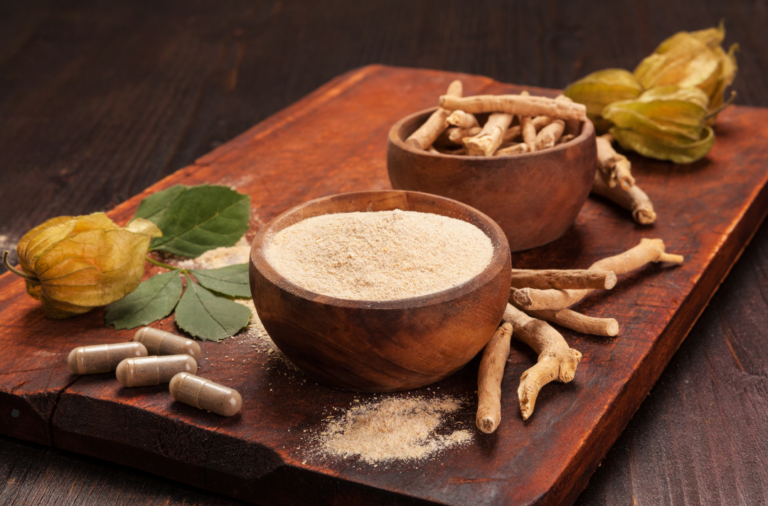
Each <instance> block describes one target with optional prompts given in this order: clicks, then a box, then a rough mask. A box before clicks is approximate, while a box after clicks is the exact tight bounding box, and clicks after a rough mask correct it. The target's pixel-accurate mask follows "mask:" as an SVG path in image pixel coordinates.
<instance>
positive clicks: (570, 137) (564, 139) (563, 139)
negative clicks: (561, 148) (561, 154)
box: [557, 134, 576, 144]
mask: <svg viewBox="0 0 768 506" xmlns="http://www.w3.org/2000/svg"><path fill="white" fill-rule="evenodd" d="M575 138H576V136H575V135H571V134H565V135H563V136H562V137H560V140H559V141H557V143H558V144H565V143H566V142H570V141H572V140H573V139H575Z"/></svg>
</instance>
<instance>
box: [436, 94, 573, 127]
mask: <svg viewBox="0 0 768 506" xmlns="http://www.w3.org/2000/svg"><path fill="white" fill-rule="evenodd" d="M440 107H442V108H444V109H448V110H449V111H455V110H457V109H460V110H462V111H464V112H471V113H472V114H477V113H481V112H506V113H508V114H514V115H518V116H549V117H550V118H554V119H562V120H570V119H574V120H579V121H584V120H585V119H586V118H587V108H586V107H585V106H584V105H582V104H576V103H573V102H565V101H557V100H553V99H551V98H546V97H531V96H525V95H475V96H473V97H466V98H462V97H457V96H452V95H443V96H442V97H440Z"/></svg>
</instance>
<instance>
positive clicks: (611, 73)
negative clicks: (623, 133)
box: [563, 69, 643, 133]
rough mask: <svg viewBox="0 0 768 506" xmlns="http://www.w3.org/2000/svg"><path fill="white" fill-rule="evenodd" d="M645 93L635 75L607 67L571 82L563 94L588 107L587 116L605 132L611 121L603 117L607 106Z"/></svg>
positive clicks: (601, 131)
mask: <svg viewBox="0 0 768 506" xmlns="http://www.w3.org/2000/svg"><path fill="white" fill-rule="evenodd" d="M642 93H643V87H642V86H641V85H640V83H639V82H638V81H637V79H636V78H635V76H634V75H633V74H632V73H631V72H629V71H628V70H624V69H605V70H598V71H597V72H593V73H591V74H589V75H588V76H586V77H583V78H581V79H579V80H578V81H576V82H574V83H571V84H570V85H568V87H567V88H566V89H565V91H563V95H565V96H566V97H568V98H570V99H571V100H573V101H574V102H577V103H580V104H584V105H585V106H586V107H587V117H588V118H589V119H590V120H592V123H594V124H595V128H598V127H599V128H600V129H599V130H598V133H603V131H606V130H607V129H608V128H610V123H609V122H608V121H606V120H605V119H604V118H603V117H602V112H603V109H604V108H605V106H607V105H608V104H612V103H614V102H620V101H623V100H632V99H634V98H637V97H639V96H640V94H642Z"/></svg>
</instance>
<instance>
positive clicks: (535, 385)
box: [503, 304, 581, 420]
mask: <svg viewBox="0 0 768 506" xmlns="http://www.w3.org/2000/svg"><path fill="white" fill-rule="evenodd" d="M503 319H504V321H505V322H509V323H511V324H512V327H513V329H514V330H513V333H512V335H513V336H514V337H515V339H517V340H519V341H522V342H524V343H525V344H527V345H528V346H530V347H531V348H533V351H535V352H536V353H537V354H538V355H539V358H538V361H537V362H536V365H534V366H533V367H531V368H530V369H528V370H527V371H525V372H524V373H523V375H522V376H521V377H520V386H519V387H518V389H517V397H518V399H519V401H520V414H521V415H522V416H523V420H527V419H528V418H529V417H530V416H531V415H532V414H533V408H534V406H535V405H536V398H537V397H538V396H539V391H541V388H542V387H543V386H544V385H546V384H547V383H549V382H551V381H555V380H557V381H561V382H563V383H568V382H569V381H571V380H572V379H573V377H574V375H575V374H576V367H577V366H578V365H579V362H580V361H581V353H580V352H578V351H576V350H574V349H572V348H569V347H568V343H566V342H565V339H564V338H563V336H562V335H561V334H560V333H559V332H558V331H556V330H555V329H553V328H552V327H551V326H550V325H549V324H548V323H546V322H544V321H542V320H539V319H536V318H531V317H530V316H528V315H527V314H525V313H524V312H522V311H520V310H519V309H517V308H516V307H514V306H512V305H511V304H507V308H506V310H505V311H504V317H503Z"/></svg>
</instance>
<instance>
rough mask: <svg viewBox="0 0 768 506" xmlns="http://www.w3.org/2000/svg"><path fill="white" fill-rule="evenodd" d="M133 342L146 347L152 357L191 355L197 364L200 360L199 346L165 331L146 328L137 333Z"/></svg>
mask: <svg viewBox="0 0 768 506" xmlns="http://www.w3.org/2000/svg"><path fill="white" fill-rule="evenodd" d="M133 340H134V341H135V342H137V343H141V344H143V345H144V346H146V347H147V351H148V352H149V354H150V355H189V356H190V357H192V358H194V359H195V362H197V361H198V360H200V345H199V344H197V343H196V342H194V341H193V340H192V339H187V338H186V337H181V336H177V335H176V334H171V333H170V332H166V331H164V330H160V329H153V328H152V327H144V328H143V329H139V331H138V332H136V335H134V336H133Z"/></svg>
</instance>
